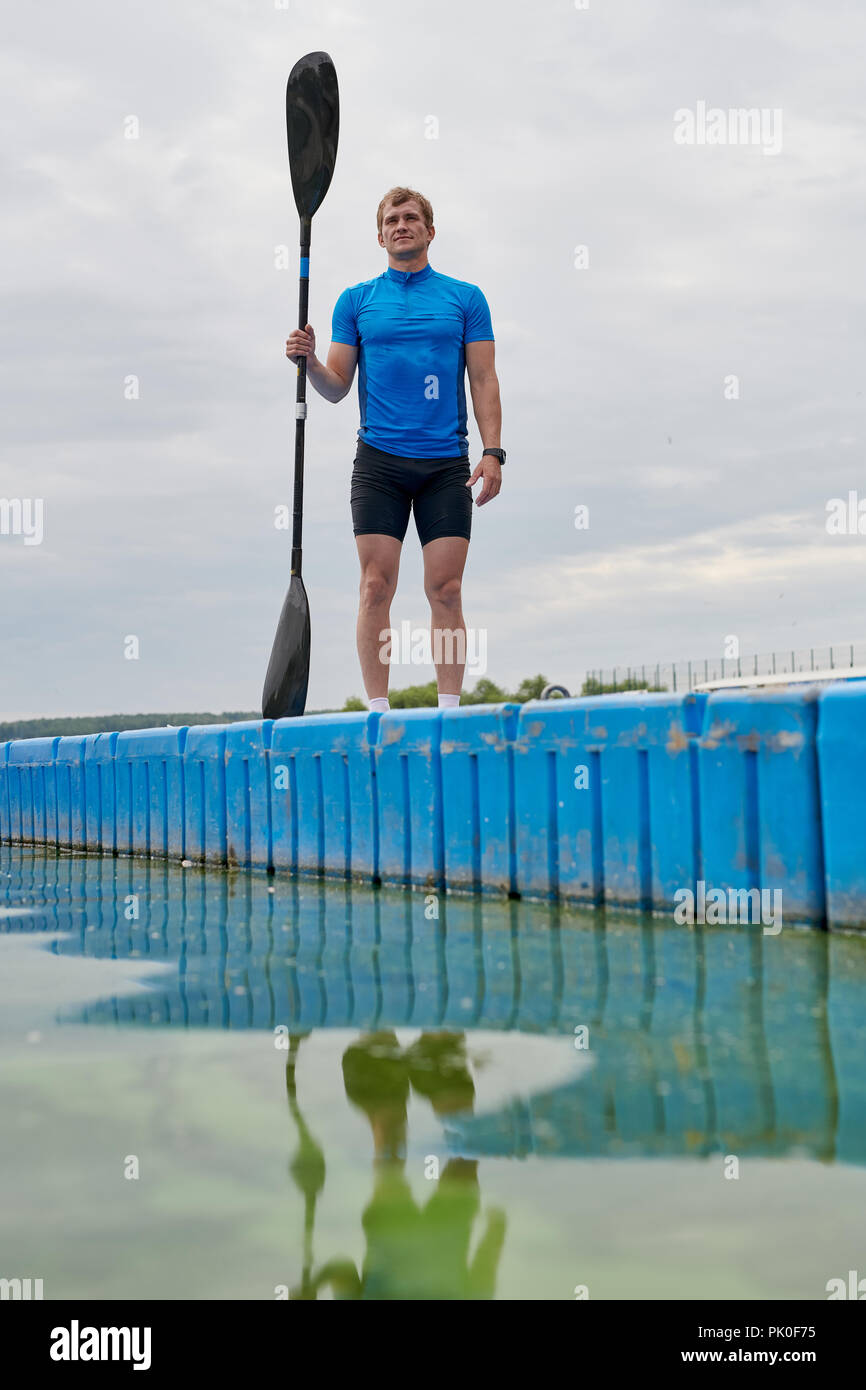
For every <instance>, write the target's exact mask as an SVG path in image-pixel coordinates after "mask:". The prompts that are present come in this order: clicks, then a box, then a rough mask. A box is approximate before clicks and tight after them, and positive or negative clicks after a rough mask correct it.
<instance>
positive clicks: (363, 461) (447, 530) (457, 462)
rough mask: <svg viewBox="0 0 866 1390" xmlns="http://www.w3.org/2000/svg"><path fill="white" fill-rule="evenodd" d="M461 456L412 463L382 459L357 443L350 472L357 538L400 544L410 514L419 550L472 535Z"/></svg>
mask: <svg viewBox="0 0 866 1390" xmlns="http://www.w3.org/2000/svg"><path fill="white" fill-rule="evenodd" d="M469 476H470V473H469V460H468V458H465V457H457V458H440V459H416V458H402V457H401V456H400V455H399V454H386V453H384V452H383V451H382V450H381V449H374V448H373V446H372V445H371V444H365V443H364V442H363V440H359V441H358V452H357V453H356V455H355V466H354V469H353V470H352V524H353V527H354V531H355V535H356V536H371V535H375V536H395V537H396V538H397V540H398V541H402V540H403V538H404V536H405V535H406V528H407V526H408V525H409V513H410V511H412V510H413V509H414V512H415V526H416V527H417V530H418V537H419V540H420V541H421V544H422V546H423V545H426V544H427V543H428V541H435V540H439V539H440V538H441V537H442V536H462V537H463V538H464V540H467V541H468V540H469V537H470V535H471V531H472V490H471V488H468V487H467V486H466V484H467V482H468V481H469Z"/></svg>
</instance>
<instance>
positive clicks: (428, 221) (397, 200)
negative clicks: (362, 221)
mask: <svg viewBox="0 0 866 1390" xmlns="http://www.w3.org/2000/svg"><path fill="white" fill-rule="evenodd" d="M413 198H414V200H415V202H416V203H417V204H418V206H419V208H420V209H421V216H422V217H423V218H424V223H425V225H426V227H427V230H428V231H429V230H430V228H431V227H432V226H433V207H432V204H431V203H430V202H428V200H427V199H426V198H425V197H424V194H423V193H419V192H418V191H417V189H414V188H403V187H399V188H389V189H388V192H387V193H386V194H385V196H384V198H383V199H382V201H381V203H380V204H379V207H378V210H377V212H376V227H377V228H378V230H379V232H381V231H382V219H383V217H384V215H385V208H386V207H387V205H388V204H389V203H393V205H394V207H395V208H398V207H399V206H400V204H401V203H408V202H409V201H410V199H413Z"/></svg>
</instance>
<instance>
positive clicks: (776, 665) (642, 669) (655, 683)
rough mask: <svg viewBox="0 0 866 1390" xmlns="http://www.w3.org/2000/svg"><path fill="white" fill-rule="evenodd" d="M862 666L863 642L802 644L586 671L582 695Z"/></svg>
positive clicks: (865, 650)
mask: <svg viewBox="0 0 866 1390" xmlns="http://www.w3.org/2000/svg"><path fill="white" fill-rule="evenodd" d="M861 665H866V642H845V643H842V644H839V645H837V646H833V647H803V648H801V649H800V650H790V651H781V652H770V653H769V654H765V655H763V656H758V655H753V656H736V657H732V656H729V657H724V656H721V657H705V658H704V659H703V660H700V661H674V662H656V663H655V664H653V663H652V662H647V663H645V664H641V665H634V666H614V667H613V668H612V669H608V670H602V669H600V668H599V669H597V670H592V671H587V673H586V677H585V680H584V683H583V690H582V692H581V693H582V694H584V695H593V694H600V693H601V692H603V691H609V690H610V691H615V690H693V689H694V688H695V686H699V685H703V684H706V683H707V682H708V681H717V680H734V679H740V678H742V677H744V676H779V675H794V674H802V673H804V672H809V671H836V670H838V671H840V672H843V671H845V670H849V669H851V668H852V667H855V666H861Z"/></svg>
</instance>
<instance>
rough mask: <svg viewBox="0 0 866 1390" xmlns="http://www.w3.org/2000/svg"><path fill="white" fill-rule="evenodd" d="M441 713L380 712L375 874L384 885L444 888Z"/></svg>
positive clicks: (377, 757) (437, 711) (417, 711)
mask: <svg viewBox="0 0 866 1390" xmlns="http://www.w3.org/2000/svg"><path fill="white" fill-rule="evenodd" d="M441 736H442V711H441V710H438V709H437V710H431V709H404V710H392V711H390V712H389V713H388V714H383V715H382V718H381V720H380V723H379V739H378V743H377V744H376V749H375V754H376V782H377V789H378V790H377V804H378V824H379V876H380V878H381V879H382V882H383V883H402V884H414V885H416V886H418V887H425V888H440V887H443V886H444V881H445V880H444V850H443V842H442V768H441V761H440V748H439V745H440V740H441Z"/></svg>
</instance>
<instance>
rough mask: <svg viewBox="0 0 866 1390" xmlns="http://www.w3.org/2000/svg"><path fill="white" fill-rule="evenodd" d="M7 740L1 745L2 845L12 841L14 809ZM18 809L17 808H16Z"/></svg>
mask: <svg viewBox="0 0 866 1390" xmlns="http://www.w3.org/2000/svg"><path fill="white" fill-rule="evenodd" d="M11 747H12V744H11V743H10V742H9V741H8V740H7V742H5V743H0V844H2V843H3V841H9V840H11V839H12V808H11V805H10V801H9V750H10V748H11ZM16 809H17V807H16Z"/></svg>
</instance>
